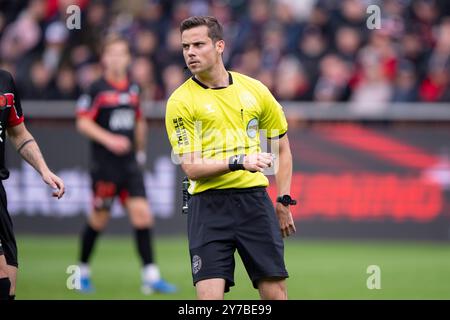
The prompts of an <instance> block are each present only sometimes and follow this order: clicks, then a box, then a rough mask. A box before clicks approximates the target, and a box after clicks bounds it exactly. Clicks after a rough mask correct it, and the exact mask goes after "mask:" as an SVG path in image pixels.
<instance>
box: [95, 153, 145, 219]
mask: <svg viewBox="0 0 450 320" xmlns="http://www.w3.org/2000/svg"><path fill="white" fill-rule="evenodd" d="M91 181H92V192H93V196H94V203H93V204H94V208H95V209H106V210H110V209H111V206H112V203H113V201H114V198H115V197H116V196H119V197H120V200H121V202H122V204H123V203H124V202H125V200H126V199H127V198H128V197H144V198H145V197H146V192H145V185H144V175H143V173H142V170H141V169H140V168H139V166H138V164H137V163H136V161H128V162H126V163H122V164H111V163H103V164H98V165H95V166H94V168H93V169H92V170H91Z"/></svg>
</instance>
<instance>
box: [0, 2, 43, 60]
mask: <svg viewBox="0 0 450 320" xmlns="http://www.w3.org/2000/svg"><path fill="white" fill-rule="evenodd" d="M45 6H46V3H45V1H44V0H31V1H30V2H29V4H28V6H27V7H26V8H25V9H24V10H23V11H22V12H21V13H20V15H19V17H18V18H17V20H15V21H13V22H12V23H11V24H10V25H8V26H6V27H5V31H4V34H3V35H2V37H1V42H0V57H1V59H4V60H10V61H14V62H17V61H19V60H20V59H21V58H22V57H23V56H24V55H25V54H26V53H27V52H29V51H31V50H33V49H35V48H36V46H37V45H38V44H39V41H40V40H41V36H42V31H41V28H40V25H39V24H40V22H41V21H42V20H43V18H44V17H45V9H46V7H45Z"/></svg>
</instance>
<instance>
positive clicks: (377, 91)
mask: <svg viewBox="0 0 450 320" xmlns="http://www.w3.org/2000/svg"><path fill="white" fill-rule="evenodd" d="M359 61H360V63H361V74H360V80H359V82H358V83H357V84H356V86H355V88H354V90H353V93H352V95H351V97H350V100H351V101H352V102H353V104H354V105H355V106H356V107H361V108H362V107H365V106H367V108H368V109H369V108H374V109H376V108H381V107H383V106H384V103H385V102H388V101H390V100H391V96H392V86H391V83H390V81H389V76H390V75H389V74H388V73H386V71H385V69H384V68H383V60H382V56H380V55H379V54H378V53H377V52H375V51H373V50H372V49H371V48H369V47H366V48H365V49H364V50H363V51H362V52H361V54H360V57H359Z"/></svg>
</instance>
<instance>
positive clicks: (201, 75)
mask: <svg viewBox="0 0 450 320" xmlns="http://www.w3.org/2000/svg"><path fill="white" fill-rule="evenodd" d="M180 31H181V42H182V46H183V56H184V59H185V62H186V64H187V67H188V68H189V70H190V71H191V73H192V74H193V76H192V78H190V79H189V80H187V81H186V82H185V83H184V84H182V85H181V86H180V87H179V88H178V89H177V90H175V91H174V92H173V94H172V95H171V96H170V98H169V100H168V102H167V110H166V128H167V133H168V136H169V140H170V143H171V145H172V147H173V151H174V153H175V154H176V155H178V157H179V159H180V161H181V167H182V169H183V170H184V172H185V173H186V175H187V176H188V178H189V180H190V187H189V193H190V194H191V195H192V198H191V199H190V200H189V209H188V238H189V251H190V256H191V263H192V276H193V283H194V285H195V287H196V291H197V297H198V298H199V299H223V298H224V292H227V291H229V288H230V287H231V286H233V285H234V266H235V261H234V252H235V250H236V249H237V250H238V252H239V255H240V256H241V258H242V261H243V262H244V265H245V268H246V270H247V272H248V274H249V277H250V279H251V280H252V282H253V286H254V287H255V288H257V289H258V290H259V294H260V296H261V298H262V299H287V289H286V284H285V279H286V278H287V277H288V273H287V270H286V267H285V263H284V244H283V239H282V237H285V236H289V235H291V234H292V233H294V232H295V225H294V221H293V219H292V214H291V212H290V210H289V205H293V204H295V201H294V200H292V199H291V198H290V196H289V193H290V184H291V176H292V156H291V151H290V147H289V141H288V137H287V134H286V132H287V123H286V119H285V116H284V113H283V110H282V107H281V106H280V104H279V103H278V102H277V101H276V100H275V98H274V97H273V96H272V94H271V93H270V91H269V90H268V89H267V88H266V87H265V86H264V85H263V84H262V83H261V82H259V81H257V80H255V79H252V78H249V77H247V76H244V75H242V74H239V73H236V72H229V71H227V70H226V69H225V66H224V64H223V60H222V53H223V51H224V49H225V42H224V40H223V31H222V26H221V25H220V24H219V22H218V21H217V19H215V18H214V17H200V16H197V17H190V18H188V19H186V20H184V21H183V22H182V23H181V25H180ZM260 131H264V132H265V134H266V136H267V138H269V139H271V145H272V147H273V148H274V149H276V150H278V152H277V155H276V157H275V158H276V161H275V159H274V157H273V155H272V154H271V153H265V152H261V143H260ZM272 166H274V168H273V169H274V170H275V176H276V182H277V187H278V195H279V196H278V198H277V205H276V208H275V209H274V207H273V205H272V202H271V200H270V198H269V197H268V195H267V192H266V187H267V186H268V180H267V178H266V176H265V175H264V174H263V171H264V170H265V169H266V170H269V169H272V168H269V167H272ZM268 168H269V169H268Z"/></svg>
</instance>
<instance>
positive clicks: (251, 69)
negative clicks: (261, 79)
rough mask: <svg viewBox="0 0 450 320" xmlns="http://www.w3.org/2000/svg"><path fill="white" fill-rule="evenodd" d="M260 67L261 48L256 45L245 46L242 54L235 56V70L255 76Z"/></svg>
mask: <svg viewBox="0 0 450 320" xmlns="http://www.w3.org/2000/svg"><path fill="white" fill-rule="evenodd" d="M261 67H262V57H261V49H259V48H258V47H257V46H252V47H249V48H247V49H246V50H245V51H244V52H242V54H240V55H238V56H236V58H235V61H234V62H233V69H234V70H235V71H237V72H240V73H243V74H245V75H248V76H249V77H256V75H257V74H258V73H259V71H260V70H261Z"/></svg>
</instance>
